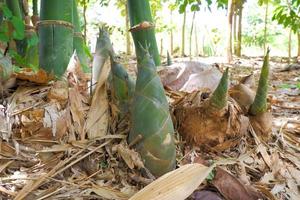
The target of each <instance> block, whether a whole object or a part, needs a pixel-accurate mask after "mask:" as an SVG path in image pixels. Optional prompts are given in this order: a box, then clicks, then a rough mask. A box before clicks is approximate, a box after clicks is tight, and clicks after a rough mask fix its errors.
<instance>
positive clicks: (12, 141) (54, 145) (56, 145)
mask: <svg viewBox="0 0 300 200" xmlns="http://www.w3.org/2000/svg"><path fill="white" fill-rule="evenodd" d="M178 60H182V59H176V60H175V62H176V61H178ZM196 60H199V61H201V62H207V63H215V62H217V63H218V64H219V66H220V68H221V69H224V68H225V67H229V69H230V73H231V80H232V84H234V83H237V80H239V79H240V77H242V76H244V75H249V74H250V73H253V74H254V76H255V78H256V80H257V79H258V76H259V72H260V68H261V66H262V58H245V59H235V62H234V63H235V64H233V65H226V64H222V63H221V62H218V59H217V58H199V59H196ZM219 61H220V60H219ZM129 63H130V64H129V71H130V73H131V74H133V75H134V74H135V72H136V69H135V61H133V60H130V62H129ZM284 65H285V64H283V63H280V62H271V63H270V66H271V71H272V73H271V77H270V80H271V85H270V90H269V98H268V99H269V103H270V104H271V109H272V114H273V131H272V132H273V134H272V139H271V140H270V142H268V143H265V142H263V141H261V140H260V139H259V138H258V137H257V136H256V135H255V133H253V131H251V130H250V131H248V135H246V136H245V138H243V140H241V141H238V143H237V144H236V147H235V148H234V149H231V150H230V151H223V152H217V151H210V152H201V151H200V150H199V149H197V148H191V147H190V146H189V145H187V144H186V143H185V141H183V139H182V138H181V137H180V136H179V134H178V133H176V138H177V139H176V141H177V152H178V155H177V166H178V167H179V166H182V165H184V164H187V163H200V164H204V165H209V164H210V163H212V162H216V161H220V160H223V162H222V163H221V164H219V166H218V167H217V168H216V169H215V170H216V174H215V177H214V178H212V179H213V180H206V181H204V182H203V183H202V184H201V186H199V188H198V190H197V191H195V192H194V193H193V194H192V195H191V196H190V198H191V199H209V197H210V199H255V198H256V197H257V192H255V190H254V189H256V190H257V191H259V193H261V194H263V195H264V197H265V198H267V199H295V200H296V199H300V188H299V187H300V88H299V82H300V70H299V69H298V70H297V69H291V70H287V71H282V69H284ZM127 67H128V66H127ZM73 73H74V74H72V73H69V76H68V83H65V82H66V81H65V82H64V81H58V82H51V83H50V84H46V85H45V84H44V85H43V84H42V85H37V84H34V83H29V82H27V81H24V80H23V81H21V80H17V84H18V87H16V88H14V89H11V90H10V91H9V92H8V94H7V95H6V96H5V99H4V102H2V104H0V199H129V198H130V197H131V196H132V195H133V194H135V193H136V192H137V191H139V190H141V189H142V188H143V187H145V186H146V185H148V184H150V183H151V182H153V181H155V178H154V177H153V176H152V175H151V174H150V173H149V172H148V171H147V169H145V168H144V166H143V163H142V161H141V159H140V157H139V155H138V154H137V153H136V152H135V151H134V150H133V149H132V148H131V146H128V144H127V142H126V137H127V134H128V133H129V130H130V125H129V121H128V117H124V118H119V117H118V115H117V114H116V112H117V111H116V109H115V106H114V105H113V104H112V103H111V102H108V105H107V109H106V110H104V111H103V110H101V109H99V108H97V109H94V108H95V107H93V106H95V105H96V104H95V105H94V104H93V101H92V103H89V102H90V100H89V95H88V92H87V88H86V87H84V86H83V85H84V83H86V82H84V81H83V85H80V84H79V85H78V84H76V83H80V81H82V80H83V79H84V78H83V77H82V74H81V75H78V74H76V73H77V72H76V70H75V71H73ZM26 76H29V78H28V77H27V78H25V79H29V80H31V81H32V80H33V82H35V81H34V80H36V79H39V78H37V77H35V78H32V77H31V78H30V76H34V75H32V74H30V75H28V74H27V75H26ZM80 76H81V77H80ZM19 77H20V75H19ZM70 77H71V78H70ZM78 77H79V79H78ZM76 78H77V79H76ZM80 78H81V79H80ZM23 79H24V78H23ZM104 85H105V84H104ZM99 87H100V86H99ZM104 88H105V87H104ZM104 90H105V89H104ZM99 91H101V90H100V89H99ZM109 97H110V95H109V92H108V97H106V98H107V99H108V100H109ZM170 98H172V96H170ZM96 100H97V99H96ZM98 100H99V99H98ZM101 101H102V100H101V99H100V100H99V102H97V104H98V105H99V104H100V102H101ZM98 107H99V106H98ZM90 108H93V109H94V110H93V111H91V110H92V109H90ZM99 113H102V114H101V119H97V120H98V121H100V122H101V123H98V124H99V126H98V127H93V128H95V129H96V130H98V131H99V135H97V136H96V137H94V139H89V140H87V139H85V138H86V135H89V133H88V131H87V130H88V129H89V125H88V122H90V121H91V120H92V121H93V120H94V121H95V120H96V119H94V118H97V117H96V115H99ZM103 113H106V114H103ZM104 118H105V119H104ZM105 120H106V121H105ZM103 126H104V127H106V126H107V127H108V128H107V129H105V130H103ZM100 132H101V133H100ZM249 141H250V142H249ZM182 184H183V185H184V183H182ZM204 197H205V198H204ZM172 199H176V197H173V198H172Z"/></svg>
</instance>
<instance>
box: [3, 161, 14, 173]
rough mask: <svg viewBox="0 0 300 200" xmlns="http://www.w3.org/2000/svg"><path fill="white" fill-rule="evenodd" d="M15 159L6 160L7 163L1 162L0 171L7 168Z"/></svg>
mask: <svg viewBox="0 0 300 200" xmlns="http://www.w3.org/2000/svg"><path fill="white" fill-rule="evenodd" d="M13 162H14V160H11V161H8V162H5V163H0V173H1V172H2V171H3V170H5V169H6V167H8V166H9V165H10V164H11V163H13Z"/></svg>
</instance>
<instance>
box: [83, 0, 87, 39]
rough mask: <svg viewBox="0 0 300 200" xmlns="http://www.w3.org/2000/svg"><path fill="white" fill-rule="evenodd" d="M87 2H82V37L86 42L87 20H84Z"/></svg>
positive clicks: (84, 0)
mask: <svg viewBox="0 0 300 200" xmlns="http://www.w3.org/2000/svg"><path fill="white" fill-rule="evenodd" d="M86 10H87V1H86V0H83V23H84V24H83V37H84V40H85V42H86V39H87V19H86Z"/></svg>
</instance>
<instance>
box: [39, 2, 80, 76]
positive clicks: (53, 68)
mask: <svg viewBox="0 0 300 200" xmlns="http://www.w3.org/2000/svg"><path fill="white" fill-rule="evenodd" d="M40 12H41V14H40V18H41V21H40V22H39V24H38V32H39V37H40V42H39V60H40V67H41V68H43V69H45V70H46V71H48V72H49V73H54V74H55V75H56V76H57V77H61V76H62V75H63V74H64V72H65V70H66V68H67V66H68V63H69V60H70V58H71V56H72V52H73V35H74V27H73V25H72V23H73V0H64V1H62V0H42V1H41V10H40Z"/></svg>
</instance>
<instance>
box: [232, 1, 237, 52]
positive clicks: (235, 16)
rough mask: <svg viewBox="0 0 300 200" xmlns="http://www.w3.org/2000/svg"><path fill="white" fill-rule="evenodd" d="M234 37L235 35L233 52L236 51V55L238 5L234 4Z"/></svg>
mask: <svg viewBox="0 0 300 200" xmlns="http://www.w3.org/2000/svg"><path fill="white" fill-rule="evenodd" d="M232 37H233V52H234V55H236V52H237V7H236V5H234V9H233V31H232Z"/></svg>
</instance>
